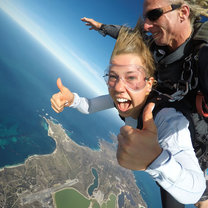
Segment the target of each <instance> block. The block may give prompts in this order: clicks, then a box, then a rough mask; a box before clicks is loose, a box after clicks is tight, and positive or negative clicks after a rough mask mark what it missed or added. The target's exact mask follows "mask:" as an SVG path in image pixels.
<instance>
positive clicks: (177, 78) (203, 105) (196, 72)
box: [99, 22, 208, 208]
mask: <svg viewBox="0 0 208 208" xmlns="http://www.w3.org/2000/svg"><path fill="white" fill-rule="evenodd" d="M120 28H121V26H118V25H105V24H103V25H102V26H101V28H100V31H99V32H100V33H101V34H102V35H103V36H105V35H110V36H111V37H113V38H117V37H118V33H119V30H120ZM147 39H151V36H148V37H147ZM149 42H150V43H151V45H150V50H151V51H152V53H153V56H154V60H155V62H156V79H157V81H158V85H157V89H156V90H157V91H158V95H159V96H161V95H162V96H163V97H166V98H163V100H165V101H166V102H165V103H166V105H163V106H164V107H165V106H166V107H175V106H176V107H175V108H176V109H177V110H179V111H181V112H183V111H184V109H185V111H186V113H185V114H186V115H188V114H189V115H191V116H189V119H188V120H189V121H190V123H192V126H191V125H190V130H191V134H192V143H193V146H194V148H195V152H196V155H197V157H198V159H199V161H200V166H201V168H202V170H203V171H206V169H207V167H208V22H205V23H200V22H196V23H195V24H194V29H193V33H192V35H191V37H190V38H189V39H187V40H186V41H185V42H184V43H183V44H182V45H181V46H180V47H179V48H178V49H177V50H175V51H174V52H172V53H169V52H168V48H167V47H165V46H163V47H161V46H157V45H156V44H155V43H154V42H153V41H149ZM199 91H200V92H199ZM167 100H168V102H167ZM173 103H174V104H173ZM197 112H198V113H197ZM207 187H208V181H207ZM207 199H208V188H207V190H206V191H205V192H204V194H203V196H202V198H201V199H200V200H207ZM164 207H165V206H164ZM167 207H168V208H169V206H167ZM178 207H183V206H178Z"/></svg>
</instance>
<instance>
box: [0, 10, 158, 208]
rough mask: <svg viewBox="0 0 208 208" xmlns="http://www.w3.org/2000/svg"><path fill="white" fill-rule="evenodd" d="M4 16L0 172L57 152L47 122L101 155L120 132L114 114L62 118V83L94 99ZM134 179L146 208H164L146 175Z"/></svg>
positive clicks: (65, 114) (66, 112) (0, 57)
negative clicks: (102, 146)
mask: <svg viewBox="0 0 208 208" xmlns="http://www.w3.org/2000/svg"><path fill="white" fill-rule="evenodd" d="M0 15H1V18H0V24H1V34H0V37H1V41H0V84H1V87H0V98H1V102H0V167H4V166H10V165H16V164H20V163H23V162H24V161H25V159H26V158H27V157H28V156H30V155H34V154H39V155H42V154H49V153H52V152H53V151H54V149H55V142H54V140H53V139H52V138H50V137H49V136H48V135H47V126H46V124H45V122H44V119H43V118H42V117H43V116H46V117H53V118H54V119H56V120H57V122H59V123H61V124H62V126H63V128H65V129H66V130H67V132H68V134H69V136H70V137H71V138H72V139H73V140H74V141H75V142H77V143H78V144H80V145H86V146H89V147H90V148H92V149H98V148H99V146H98V140H99V139H101V138H103V139H106V140H107V141H111V140H110V139H109V137H110V132H113V133H114V134H116V135H117V134H118V132H119V128H120V127H121V123H117V122H115V121H114V119H112V118H111V116H110V115H111V111H105V112H100V113H96V114H92V115H83V114H81V113H79V112H77V111H76V110H74V109H66V110H64V112H63V113H61V114H56V113H55V112H54V111H53V110H52V109H51V106H50V105H51V104H50V98H51V96H52V94H53V93H56V92H58V89H57V86H56V79H57V78H58V77H61V78H62V81H63V83H64V84H66V86H69V87H70V89H71V91H73V92H78V93H79V94H80V95H82V96H89V97H93V94H92V93H91V92H90V91H87V90H86V87H85V86H83V85H82V83H81V82H80V80H79V79H76V78H75V77H74V75H73V73H71V72H70V71H69V70H67V69H66V68H65V67H64V66H63V65H62V64H60V63H59V62H58V61H57V60H56V59H55V58H54V57H52V56H51V55H50V54H48V52H47V51H46V50H45V49H44V48H43V47H41V46H40V45H39V44H37V42H36V41H35V40H34V39H32V38H31V37H29V36H26V35H25V33H24V32H23V31H22V29H21V28H19V26H17V25H16V24H14V23H13V22H12V21H11V20H9V18H8V17H6V16H5V15H3V14H1V13H0ZM14 33H15V36H14V35H13V34H14ZM6 40H9V41H6ZM134 174H135V176H136V180H137V184H138V186H139V188H140V189H141V194H142V195H143V198H144V199H145V201H146V203H147V204H148V207H149V208H160V207H161V203H160V198H159V197H160V195H159V191H158V188H157V186H156V185H155V183H154V182H153V181H152V180H151V179H150V177H149V176H148V175H147V174H145V173H143V172H139V171H137V172H134Z"/></svg>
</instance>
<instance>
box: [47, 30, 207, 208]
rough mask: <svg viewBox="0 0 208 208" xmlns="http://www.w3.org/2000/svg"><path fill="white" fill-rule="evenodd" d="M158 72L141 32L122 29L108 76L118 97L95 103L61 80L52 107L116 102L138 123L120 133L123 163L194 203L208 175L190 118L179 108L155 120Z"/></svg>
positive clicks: (113, 95)
mask: <svg viewBox="0 0 208 208" xmlns="http://www.w3.org/2000/svg"><path fill="white" fill-rule="evenodd" d="M153 74H154V63H153V59H152V56H151V53H150V51H149V49H148V48H147V46H146V45H145V43H144V41H143V39H142V37H141V35H140V34H138V32H137V31H134V32H130V31H129V30H127V29H122V30H121V31H120V33H119V37H118V39H117V42H116V44H115V47H114V50H113V53H112V56H111V60H110V65H109V67H108V70H107V72H106V74H105V76H104V77H105V78H106V81H107V85H108V88H109V94H110V96H111V98H112V99H109V98H108V97H104V100H106V101H107V102H105V103H102V102H100V103H98V101H100V100H102V98H103V97H101V98H100V100H99V99H98V100H95V102H94V104H95V105H94V104H93V105H94V106H93V105H92V103H91V104H90V105H89V103H88V100H87V99H86V98H80V97H79V96H78V95H77V94H73V93H71V92H70V90H69V89H68V88H66V87H65V86H63V85H62V83H61V80H60V79H58V80H57V85H58V88H59V89H60V92H59V93H56V94H54V95H53V96H52V98H51V104H52V108H53V109H54V110H55V111H56V112H61V111H63V109H64V107H66V106H74V107H76V108H78V109H79V110H80V111H82V112H85V109H88V107H89V106H90V107H92V108H96V109H95V111H98V110H103V109H104V108H109V107H110V106H112V105H115V107H116V109H117V110H118V112H119V114H120V116H121V117H123V118H124V119H125V122H126V124H129V121H131V126H133V127H134V128H132V127H130V126H124V127H122V128H121V132H120V134H119V135H118V150H117V159H118V162H119V164H120V165H121V166H123V167H125V168H128V169H132V170H143V171H145V172H147V173H148V174H150V176H151V177H152V178H153V180H155V181H156V182H157V183H158V184H159V185H160V187H162V188H161V190H163V189H164V190H166V191H167V192H168V193H169V197H174V198H175V199H176V200H177V201H179V202H180V203H183V204H193V203H196V202H197V201H198V200H199V198H200V197H201V195H202V194H203V191H204V190H205V179H204V176H203V172H202V171H201V169H200V167H199V164H198V160H197V158H196V156H195V153H194V150H193V147H192V143H191V137H190V132H189V128H188V126H189V122H188V120H187V119H186V118H185V117H184V116H183V114H182V113H180V112H177V111H176V110H175V109H174V108H164V109H162V110H160V111H159V112H158V113H157V115H156V116H155V118H154V121H153V120H152V114H151V109H150V108H152V106H151V105H152V104H148V105H146V103H147V100H148V96H149V94H150V92H151V89H152V86H153V84H154V78H153ZM100 104H102V105H100ZM97 107H98V108H97ZM143 109H145V110H144V111H143ZM91 112H92V111H91ZM138 118H143V122H142V119H139V121H141V122H140V123H138ZM136 127H138V128H140V130H139V129H135V128H136ZM174 203H176V204H177V203H178V202H176V201H175V200H174V199H173V203H172V205H171V206H170V207H169V208H171V207H176V204H174Z"/></svg>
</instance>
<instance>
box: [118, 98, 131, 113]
mask: <svg viewBox="0 0 208 208" xmlns="http://www.w3.org/2000/svg"><path fill="white" fill-rule="evenodd" d="M116 100H117V107H118V110H120V111H122V112H125V111H127V110H128V109H129V107H130V105H131V101H130V100H128V99H125V98H117V99H116Z"/></svg>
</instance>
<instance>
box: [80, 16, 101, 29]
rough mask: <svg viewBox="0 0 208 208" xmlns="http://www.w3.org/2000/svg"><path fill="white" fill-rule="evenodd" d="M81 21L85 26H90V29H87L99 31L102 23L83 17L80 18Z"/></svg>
mask: <svg viewBox="0 0 208 208" xmlns="http://www.w3.org/2000/svg"><path fill="white" fill-rule="evenodd" d="M81 21H83V22H86V24H85V25H87V26H91V28H89V29H90V30H96V31H97V30H99V29H100V27H101V25H102V23H100V22H97V21H95V20H94V19H91V18H87V17H83V18H81Z"/></svg>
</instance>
